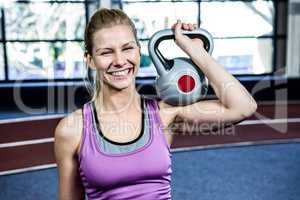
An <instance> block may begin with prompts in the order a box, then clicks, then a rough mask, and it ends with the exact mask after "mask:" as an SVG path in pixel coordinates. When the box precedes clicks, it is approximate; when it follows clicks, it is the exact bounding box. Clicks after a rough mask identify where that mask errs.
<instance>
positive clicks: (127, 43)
mask: <svg viewBox="0 0 300 200" xmlns="http://www.w3.org/2000/svg"><path fill="white" fill-rule="evenodd" d="M131 43H134V44H135V41H130V42H126V43H125V44H123V45H122V46H123V47H124V46H127V45H129V44H131Z"/></svg>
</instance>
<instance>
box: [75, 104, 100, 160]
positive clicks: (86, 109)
mask: <svg viewBox="0 0 300 200" xmlns="http://www.w3.org/2000/svg"><path fill="white" fill-rule="evenodd" d="M82 123H83V127H82V128H83V131H82V137H81V138H82V139H81V144H80V150H79V161H81V158H82V157H84V156H85V154H86V153H87V152H86V151H87V148H86V145H85V144H87V145H88V146H90V147H91V148H92V150H93V151H95V149H96V148H95V145H94V144H93V137H94V136H93V119H92V109H91V102H87V103H85V104H84V105H83V107H82Z"/></svg>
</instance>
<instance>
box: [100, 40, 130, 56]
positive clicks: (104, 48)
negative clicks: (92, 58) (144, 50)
mask: <svg viewBox="0 0 300 200" xmlns="http://www.w3.org/2000/svg"><path fill="white" fill-rule="evenodd" d="M131 43H133V44H135V41H129V42H126V43H125V44H123V45H122V47H124V46H127V45H130V44H131ZM99 50H112V49H111V48H108V47H99V48H98V49H96V53H97V52H98V51H99Z"/></svg>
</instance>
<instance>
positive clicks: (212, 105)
mask: <svg viewBox="0 0 300 200" xmlns="http://www.w3.org/2000/svg"><path fill="white" fill-rule="evenodd" d="M172 28H173V30H174V32H175V42H176V43H177V45H178V46H179V47H180V48H181V49H182V50H183V51H184V52H185V53H187V54H188V55H189V56H190V58H191V59H192V60H193V62H194V63H195V64H196V65H197V66H198V67H199V68H200V69H201V70H202V71H203V73H204V74H205V75H206V77H207V78H208V80H209V82H210V84H211V86H212V88H213V89H214V91H215V93H216V96H217V97H218V100H212V101H199V102H197V103H194V104H191V105H187V106H182V107H178V108H177V112H176V118H177V121H185V122H193V123H204V122H206V123H213V124H214V125H216V123H221V124H223V125H224V124H228V123H236V122H239V121H241V120H243V119H244V118H246V117H249V116H251V115H252V114H253V113H254V112H255V111H256V108H257V105H256V102H255V100H254V99H253V98H252V96H251V95H250V94H249V93H248V91H247V90H246V89H245V88H244V87H243V86H242V85H241V84H240V82H239V81H238V80H237V79H235V78H234V77H233V76H232V75H231V74H229V73H228V72H227V71H226V70H225V69H224V67H223V66H221V65H220V64H218V63H217V62H216V61H215V60H214V59H213V58H212V57H211V56H210V55H209V54H208V53H207V52H206V50H205V49H204V48H203V42H202V41H201V40H200V39H190V38H188V37H187V36H185V35H183V34H182V33H181V30H182V29H184V30H194V29H195V27H194V26H193V25H191V24H183V23H181V22H180V21H179V22H177V23H176V24H175V25H174V26H173V27H172Z"/></svg>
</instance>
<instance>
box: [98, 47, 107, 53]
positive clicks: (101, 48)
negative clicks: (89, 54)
mask: <svg viewBox="0 0 300 200" xmlns="http://www.w3.org/2000/svg"><path fill="white" fill-rule="evenodd" d="M99 50H111V48H107V47H105V48H103V47H100V48H98V49H96V53H97V52H98V51H99Z"/></svg>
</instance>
